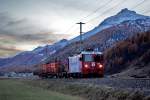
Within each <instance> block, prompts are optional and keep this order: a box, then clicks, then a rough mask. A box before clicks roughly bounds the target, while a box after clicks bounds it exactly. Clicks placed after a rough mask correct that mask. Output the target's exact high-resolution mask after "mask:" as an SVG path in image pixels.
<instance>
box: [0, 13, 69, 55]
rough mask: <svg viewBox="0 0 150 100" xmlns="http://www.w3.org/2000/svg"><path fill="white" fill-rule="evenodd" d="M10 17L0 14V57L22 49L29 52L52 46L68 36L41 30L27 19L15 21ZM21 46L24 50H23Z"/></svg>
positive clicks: (15, 19) (6, 14)
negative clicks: (42, 46)
mask: <svg viewBox="0 0 150 100" xmlns="http://www.w3.org/2000/svg"><path fill="white" fill-rule="evenodd" d="M10 16H11V15H9V14H8V13H6V12H3V13H0V22H1V23H0V56H8V55H9V54H13V53H16V52H20V51H21V50H23V49H24V50H31V48H32V49H33V47H36V46H40V45H45V44H52V43H54V42H56V41H58V40H60V39H62V38H68V36H69V35H67V34H55V33H54V31H53V30H42V28H40V27H38V26H37V25H34V24H33V23H32V22H30V21H29V20H28V19H25V18H24V19H17V18H14V17H12V16H11V17H10ZM23 45H24V47H26V48H23ZM27 47H28V48H27ZM3 53H5V54H3Z"/></svg>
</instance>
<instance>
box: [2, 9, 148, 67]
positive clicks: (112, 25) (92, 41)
mask: <svg viewBox="0 0 150 100" xmlns="http://www.w3.org/2000/svg"><path fill="white" fill-rule="evenodd" d="M148 30H150V17H148V16H144V15H140V14H137V13H136V12H134V11H130V10H128V9H123V10H121V11H120V12H119V13H118V14H116V15H114V16H111V17H109V18H107V19H105V20H104V21H103V22H102V23H100V24H99V25H98V26H97V27H96V28H94V29H93V30H91V31H89V32H87V33H85V34H83V39H84V41H83V48H86V47H91V48H98V49H99V50H106V48H109V47H111V46H113V45H115V43H116V42H118V41H121V40H124V39H126V38H128V37H131V36H133V35H135V34H137V33H141V32H145V31H148ZM79 39H80V37H79V36H78V37H75V38H74V39H72V40H69V41H67V40H65V39H63V40H61V41H59V42H57V43H54V44H53V45H46V46H44V47H37V48H36V49H34V50H33V51H25V52H22V53H20V54H18V55H16V56H14V57H12V58H8V59H0V66H1V67H12V66H15V67H21V66H34V65H37V64H39V63H40V62H43V61H45V60H46V59H47V57H49V60H50V59H51V58H56V57H58V58H60V59H65V58H67V57H68V56H70V55H72V54H74V53H76V52H79V51H78V50H79V49H78V48H80V45H79V44H78V42H77V43H75V41H78V40H79Z"/></svg>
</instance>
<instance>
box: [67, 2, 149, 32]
mask: <svg viewBox="0 0 150 100" xmlns="http://www.w3.org/2000/svg"><path fill="white" fill-rule="evenodd" d="M112 1H113V0H109V1H108V2H107V3H106V4H105V5H102V6H103V7H102V6H101V7H99V8H97V9H95V10H94V11H93V12H91V13H90V14H88V15H87V16H85V17H83V18H81V19H85V18H88V17H90V16H92V15H93V14H95V13H96V12H98V11H99V10H100V9H102V8H104V7H105V6H107V5H109V4H110V3H111V2H112ZM125 1H126V0H123V1H121V2H119V3H118V4H117V5H115V6H113V7H111V8H109V9H107V10H106V11H104V12H103V13H101V14H100V15H98V16H96V17H94V18H92V19H90V20H88V21H86V22H85V23H90V22H91V21H93V20H96V19H98V18H99V17H100V16H101V15H104V14H106V13H108V12H110V11H112V10H113V9H115V8H117V7H118V6H120V5H121V4H123V2H125ZM146 1H147V0H143V1H142V2H140V3H138V4H137V5H135V6H133V7H132V8H131V9H135V8H137V7H139V6H141V5H142V4H144V3H145V2H146ZM149 12H150V10H149V11H146V12H144V13H149ZM79 21H81V20H79ZM75 25H76V24H73V25H72V26H71V27H70V28H69V29H68V31H67V32H69V30H71V29H72V28H73V27H74V26H75Z"/></svg>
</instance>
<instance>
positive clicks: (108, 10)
mask: <svg viewBox="0 0 150 100" xmlns="http://www.w3.org/2000/svg"><path fill="white" fill-rule="evenodd" d="M124 1H126V0H122V1H121V2H119V3H118V4H117V5H115V6H113V7H111V8H109V9H107V10H106V11H104V12H103V13H101V14H100V15H98V16H97V17H95V18H92V19H90V20H89V21H87V22H86V23H89V22H91V21H93V20H95V19H97V18H99V17H100V16H101V15H103V14H105V13H108V12H110V11H111V10H113V9H114V8H116V7H118V6H120V5H121V4H123V2H124Z"/></svg>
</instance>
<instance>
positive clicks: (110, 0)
mask: <svg viewBox="0 0 150 100" xmlns="http://www.w3.org/2000/svg"><path fill="white" fill-rule="evenodd" d="M97 1H98V0H97ZM112 1H113V0H109V1H108V2H106V3H105V4H104V5H102V6H100V7H98V8H97V9H95V10H94V11H93V12H91V13H90V14H88V15H87V16H85V17H83V18H81V19H80V20H79V21H81V20H83V19H85V18H88V17H89V16H91V15H93V14H95V13H96V12H97V11H99V10H100V9H102V8H104V7H105V6H107V5H108V4H110V3H111V2H112ZM75 25H76V24H73V25H72V26H71V27H69V28H68V29H67V31H65V32H64V33H68V32H69V31H70V30H71V29H72V28H73V27H74V26H75Z"/></svg>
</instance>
